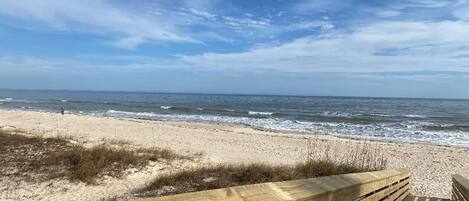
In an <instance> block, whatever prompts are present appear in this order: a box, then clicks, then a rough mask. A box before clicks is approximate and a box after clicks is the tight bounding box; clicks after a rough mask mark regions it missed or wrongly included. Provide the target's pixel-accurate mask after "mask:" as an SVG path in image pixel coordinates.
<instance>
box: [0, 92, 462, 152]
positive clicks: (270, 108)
mask: <svg viewBox="0 0 469 201" xmlns="http://www.w3.org/2000/svg"><path fill="white" fill-rule="evenodd" d="M61 107H64V108H65V112H66V113H71V114H81V115H95V116H110V117H128V118H139V119H148V120H163V121H187V122H219V123H229V124H242V125H247V126H252V127H255V128H258V129H268V130H275V131H288V132H296V133H298V134H304V135H308V134H325V135H336V136H341V137H351V138H366V139H372V140H390V141H403V142H415V143H431V144H439V145H453V146H463V147H469V100H450V99H408V98H372V97H319V96H318V97H306V96H257V95H211V94H172V93H140V92H135V93H134V92H88V91H48V90H0V108H6V109H20V110H29V111H43V112H59V111H60V108H61Z"/></svg>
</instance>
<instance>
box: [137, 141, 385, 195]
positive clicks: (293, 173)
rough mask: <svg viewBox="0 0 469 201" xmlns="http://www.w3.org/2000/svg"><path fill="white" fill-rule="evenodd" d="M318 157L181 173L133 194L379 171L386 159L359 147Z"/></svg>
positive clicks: (162, 192) (160, 180)
mask: <svg viewBox="0 0 469 201" xmlns="http://www.w3.org/2000/svg"><path fill="white" fill-rule="evenodd" d="M323 151H324V152H326V153H325V154H324V155H323V157H321V158H313V157H312V156H311V155H308V156H307V157H306V160H305V161H303V162H299V163H296V164H294V165H271V164H265V163H251V164H219V165H212V166H204V167H198V168H192V169H187V170H183V171H180V172H176V173H172V174H167V175H164V176H160V177H157V178H155V179H154V180H153V181H152V182H151V183H149V184H148V185H147V186H146V187H144V188H142V189H139V190H138V191H137V192H136V195H137V196H143V197H148V196H165V195H172V194H179V193H188V192H195V191H203V190H211V189H218V188H227V187H232V186H240V185H248V184H257V183H265V182H277V181H287V180H295V179H306V178H314V177H322V176H331V175H339V174H347V173H358V172H368V171H377V170H383V169H385V168H386V166H387V160H386V159H385V158H383V157H382V155H381V154H379V153H377V152H375V151H376V150H374V149H373V148H372V147H370V146H368V145H363V146H361V147H359V148H355V149H354V150H351V151H350V152H348V154H347V157H344V159H342V160H332V159H331V157H330V156H331V155H332V153H327V152H331V150H330V149H326V150H323Z"/></svg>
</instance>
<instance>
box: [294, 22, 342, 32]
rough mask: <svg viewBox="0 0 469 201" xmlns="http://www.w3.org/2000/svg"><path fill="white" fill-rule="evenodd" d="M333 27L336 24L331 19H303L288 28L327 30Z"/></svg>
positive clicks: (295, 29)
mask: <svg viewBox="0 0 469 201" xmlns="http://www.w3.org/2000/svg"><path fill="white" fill-rule="evenodd" d="M333 28H334V25H333V24H332V23H331V22H329V21H303V22H299V23H294V24H292V25H290V26H288V27H287V29H288V30H291V31H297V30H311V29H320V30H322V31H327V30H331V29H333Z"/></svg>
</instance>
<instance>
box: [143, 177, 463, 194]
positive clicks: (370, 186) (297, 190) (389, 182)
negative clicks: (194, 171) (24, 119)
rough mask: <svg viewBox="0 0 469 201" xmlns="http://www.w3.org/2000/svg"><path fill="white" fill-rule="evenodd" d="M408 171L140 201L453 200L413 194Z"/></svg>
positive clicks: (456, 188) (458, 190) (459, 182)
mask: <svg viewBox="0 0 469 201" xmlns="http://www.w3.org/2000/svg"><path fill="white" fill-rule="evenodd" d="M410 176H411V172H410V171H409V170H407V169H397V170H383V171H376V172H364V173H355V174H344V175H336V176H329V177H319V178H311V179H302V180H293V181H284V182H271V183H262V184H254V185H246V186H236V187H231V188H223V189H215V190H208V191H200V192H193V193H185V194H178V195H171V196H165V197H155V198H135V199H134V200H136V201H179V200H186V201H218V200H221V201H287V200H288V201H300V200H301V201H307V200H309V201H344V200H345V201H348V200H350V201H365V200H366V201H383V200H390V201H449V200H450V199H442V198H431V197H417V196H413V195H409V182H410ZM451 200H454V201H469V180H467V179H465V178H463V177H462V176H460V175H453V194H452V199H451Z"/></svg>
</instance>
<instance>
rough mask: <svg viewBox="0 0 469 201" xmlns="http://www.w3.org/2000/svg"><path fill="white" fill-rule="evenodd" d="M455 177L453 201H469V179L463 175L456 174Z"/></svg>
mask: <svg viewBox="0 0 469 201" xmlns="http://www.w3.org/2000/svg"><path fill="white" fill-rule="evenodd" d="M452 177H453V179H452V180H453V192H452V195H451V200H454V201H469V179H466V178H464V177H463V176H461V175H458V174H455V175H453V176H452Z"/></svg>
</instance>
